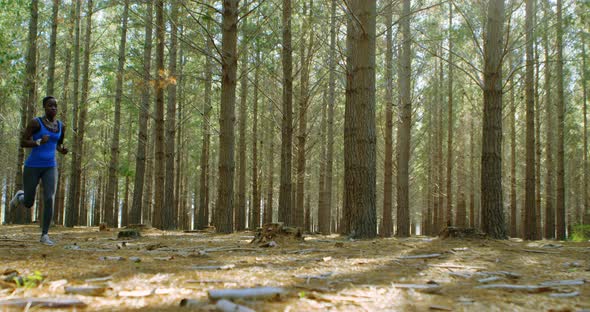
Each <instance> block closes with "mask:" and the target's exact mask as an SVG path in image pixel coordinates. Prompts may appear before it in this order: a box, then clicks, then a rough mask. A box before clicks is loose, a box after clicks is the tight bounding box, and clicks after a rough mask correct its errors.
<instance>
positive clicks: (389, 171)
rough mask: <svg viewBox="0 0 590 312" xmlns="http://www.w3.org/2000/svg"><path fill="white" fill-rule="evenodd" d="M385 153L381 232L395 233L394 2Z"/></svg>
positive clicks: (389, 10)
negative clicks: (393, 218)
mask: <svg viewBox="0 0 590 312" xmlns="http://www.w3.org/2000/svg"><path fill="white" fill-rule="evenodd" d="M385 6H386V8H385V25H387V32H386V35H385V37H386V39H385V40H386V50H385V81H386V84H387V86H386V88H385V155H384V160H383V171H384V172H383V220H382V222H381V231H380V234H381V236H383V237H391V236H392V235H393V223H392V222H393V220H392V210H393V209H392V207H393V27H390V25H392V24H393V3H392V2H388V3H386V4H385Z"/></svg>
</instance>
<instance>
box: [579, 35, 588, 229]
mask: <svg viewBox="0 0 590 312" xmlns="http://www.w3.org/2000/svg"><path fill="white" fill-rule="evenodd" d="M581 37H582V68H584V70H583V73H582V92H583V97H584V107H583V110H582V112H583V114H584V130H583V131H584V150H583V151H582V152H583V153H584V157H583V158H584V159H583V161H584V190H583V193H582V194H583V196H584V211H583V214H582V218H583V219H582V223H583V224H588V223H589V222H590V210H589V207H588V114H587V110H588V108H587V104H588V103H587V102H588V92H587V86H586V81H587V80H588V68H587V67H586V57H587V56H586V41H585V39H584V38H585V34H584V33H582V36H581Z"/></svg>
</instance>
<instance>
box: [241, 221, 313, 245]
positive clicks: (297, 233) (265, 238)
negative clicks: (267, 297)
mask: <svg viewBox="0 0 590 312" xmlns="http://www.w3.org/2000/svg"><path fill="white" fill-rule="evenodd" d="M271 241H275V242H284V241H303V232H302V230H301V228H299V227H289V226H283V224H282V223H267V224H265V225H263V226H262V227H261V228H258V229H257V230H256V233H255V235H254V239H252V241H251V242H250V243H251V244H253V243H256V244H261V243H262V244H264V243H268V242H271Z"/></svg>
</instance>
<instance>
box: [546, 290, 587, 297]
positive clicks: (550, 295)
mask: <svg viewBox="0 0 590 312" xmlns="http://www.w3.org/2000/svg"><path fill="white" fill-rule="evenodd" d="M579 295H580V292H579V291H572V292H566V293H556V294H549V297H553V298H573V297H577V296H579Z"/></svg>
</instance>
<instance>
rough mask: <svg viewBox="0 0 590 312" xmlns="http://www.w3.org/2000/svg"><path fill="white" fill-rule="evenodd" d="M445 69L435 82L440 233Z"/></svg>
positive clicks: (440, 222)
mask: <svg viewBox="0 0 590 312" xmlns="http://www.w3.org/2000/svg"><path fill="white" fill-rule="evenodd" d="M441 53H442V44H441ZM443 77H444V69H443V64H442V61H441V62H439V70H438V80H437V81H436V82H435V83H436V85H437V86H438V89H437V90H436V92H435V95H436V97H437V99H438V103H439V105H438V114H437V115H438V140H437V141H438V151H437V155H438V157H437V158H438V183H437V186H438V190H437V194H438V196H437V197H438V198H437V202H438V218H437V219H436V232H437V233H438V232H440V231H442V230H443V228H444V223H445V222H444V219H445V214H444V199H445V194H444V192H443V181H444V180H445V177H444V167H445V166H444V158H443V142H444V137H445V135H444V127H443V124H444V122H443V112H444V104H443V81H444V78H443Z"/></svg>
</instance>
